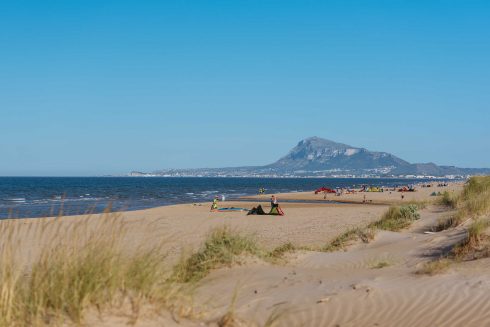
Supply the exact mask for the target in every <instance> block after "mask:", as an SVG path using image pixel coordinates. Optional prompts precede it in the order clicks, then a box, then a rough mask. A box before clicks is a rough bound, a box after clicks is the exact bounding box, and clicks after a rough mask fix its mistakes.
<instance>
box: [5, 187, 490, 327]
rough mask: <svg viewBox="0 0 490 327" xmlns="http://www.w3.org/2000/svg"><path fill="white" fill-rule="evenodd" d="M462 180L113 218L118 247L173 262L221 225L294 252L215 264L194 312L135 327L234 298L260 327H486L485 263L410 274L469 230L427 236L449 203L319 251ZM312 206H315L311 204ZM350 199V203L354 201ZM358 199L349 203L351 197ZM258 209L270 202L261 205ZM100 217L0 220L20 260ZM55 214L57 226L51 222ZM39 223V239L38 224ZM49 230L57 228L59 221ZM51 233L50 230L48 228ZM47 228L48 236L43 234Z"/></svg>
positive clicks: (213, 320)
mask: <svg viewBox="0 0 490 327" xmlns="http://www.w3.org/2000/svg"><path fill="white" fill-rule="evenodd" d="M461 188H462V184H451V185H450V186H448V187H445V188H438V187H431V188H418V191H417V192H413V193H405V198H404V199H403V200H401V196H400V193H399V192H392V193H390V192H383V193H368V194H367V196H366V197H367V199H368V200H373V201H372V202H371V201H369V202H368V203H362V202H363V200H364V194H362V193H358V194H353V195H344V196H341V197H336V196H335V195H329V196H328V200H335V201H339V202H340V201H345V202H346V203H338V204H332V203H324V200H323V195H314V194H312V193H293V194H278V195H277V196H278V198H279V200H281V199H288V200H308V201H312V202H313V203H287V202H286V203H283V204H281V207H282V208H283V210H284V211H285V212H286V215H285V216H247V215H246V213H245V212H226V213H214V212H210V211H209V204H208V203H205V204H204V203H203V204H186V205H175V206H167V207H159V208H153V209H148V210H141V211H130V212H122V213H117V214H116V215H117V219H119V220H120V221H124V223H125V224H126V226H127V227H128V230H129V231H130V233H129V234H127V235H125V237H124V242H123V243H124V246H125V247H127V250H128V251H129V250H130V249H131V248H134V247H136V246H141V245H143V246H150V245H154V244H159V243H161V244H163V247H164V248H165V251H166V252H168V258H167V259H168V260H169V263H172V264H175V263H177V262H178V260H179V258H180V257H181V256H182V255H183V254H184V255H185V254H188V253H192V252H193V251H196V250H197V249H199V247H200V246H201V244H202V243H203V242H204V241H205V240H206V238H207V236H208V235H209V233H210V231H212V230H213V229H215V228H219V227H222V226H228V227H229V228H230V229H231V230H233V231H236V232H238V233H240V234H245V235H251V236H253V237H254V238H255V239H256V240H257V243H258V244H259V245H260V246H262V247H264V248H266V249H273V248H275V247H277V246H280V245H282V244H285V243H286V242H291V243H292V244H294V245H296V246H298V247H304V248H305V249H308V248H311V250H298V251H295V252H294V253H291V254H288V255H287V256H286V260H284V262H281V263H280V264H272V263H270V262H264V261H262V260H259V259H251V258H249V259H247V258H244V259H243V262H242V263H241V264H240V265H233V266H231V267H222V268H220V269H215V270H212V271H211V273H210V274H209V275H208V276H207V277H205V278H204V279H202V280H201V281H199V282H198V284H197V288H196V291H195V293H194V295H193V298H194V300H193V302H194V303H195V304H196V306H197V307H199V308H201V309H202V312H203V314H202V316H201V317H200V318H199V319H197V320H195V319H176V318H175V317H172V316H169V315H166V314H160V315H156V316H155V315H152V314H149V315H147V316H145V315H143V316H142V317H141V318H140V319H138V321H137V322H136V326H162V325H163V326H202V325H209V326H216V325H219V324H218V323H217V321H218V320H219V317H221V316H223V315H224V314H225V313H226V312H227V311H228V310H229V308H230V303H233V306H234V309H233V310H234V313H235V314H236V316H237V319H236V321H235V324H234V325H233V326H265V325H267V321H268V320H270V317H271V315H278V317H279V318H278V320H277V321H275V322H274V326H461V325H465V326H485V325H488V324H490V313H489V312H490V311H489V309H490V301H489V300H490V295H489V294H490V292H488V291H489V290H490V277H488V276H487V274H485V273H483V272H484V271H487V269H488V268H489V267H490V260H488V259H482V260H478V261H475V262H471V261H470V262H464V263H461V264H458V265H454V266H452V267H451V268H450V269H449V271H448V272H446V273H442V274H438V275H435V276H427V275H419V274H416V272H417V271H418V270H419V269H420V268H421V267H422V266H423V264H424V263H426V262H428V261H430V260H434V259H436V258H438V257H439V256H441V255H442V254H444V251H445V249H447V248H448V247H450V246H451V245H454V244H455V243H456V242H458V241H460V240H461V239H462V238H464V236H465V225H461V226H460V227H457V228H454V229H448V230H445V231H442V232H437V233H436V232H433V226H435V225H436V224H437V222H438V219H440V218H441V217H445V216H447V215H448V214H450V212H449V211H448V209H446V208H443V207H440V206H438V205H434V204H428V205H427V207H426V208H425V209H423V210H421V212H420V214H421V218H420V219H419V220H417V221H416V222H415V223H414V224H413V225H412V226H410V227H409V228H408V229H404V230H402V231H400V232H389V231H379V232H378V233H377V235H376V236H375V238H374V240H373V241H371V242H369V243H362V242H361V243H359V242H357V243H355V244H353V245H352V246H349V247H348V248H346V249H343V250H339V251H335V252H321V251H318V250H315V249H319V248H320V247H322V246H324V245H325V244H328V243H329V242H331V241H332V240H333V239H334V238H335V237H336V236H338V235H340V234H341V233H343V232H345V231H347V230H349V229H351V228H353V227H359V226H361V227H362V226H366V225H367V224H369V223H371V222H373V221H376V220H378V219H379V218H380V216H381V215H382V214H383V213H384V212H385V211H386V210H387V209H388V207H389V205H390V204H393V203H395V204H396V203H400V202H402V201H403V202H408V201H415V200H417V201H431V200H433V199H434V197H431V196H430V194H431V193H432V192H434V191H436V192H437V191H443V190H445V191H449V192H457V191H459V190H461ZM265 197H268V195H266V196H260V197H259V196H257V197H253V198H249V199H250V202H246V201H239V202H225V203H221V204H220V205H221V206H223V207H232V206H233V207H243V208H248V209H250V208H251V207H253V206H255V205H257V202H256V201H255V202H252V199H256V198H265ZM314 201H316V202H314ZM351 202H352V203H351ZM353 202H357V203H353ZM264 207H266V208H267V207H268V205H267V204H265V205H264ZM105 217H107V216H104V215H93V216H91V217H86V216H69V217H58V218H39V219H17V220H11V221H2V222H1V223H0V224H1V226H2V228H4V229H5V226H6V225H10V226H12V225H13V226H15V229H16V233H15V235H16V237H19V240H21V242H22V246H21V247H20V248H19V252H18V255H20V256H21V257H22V258H24V259H26V258H27V261H26V262H27V263H28V262H29V261H32V260H34V258H35V257H36V255H37V254H36V253H37V252H36V251H37V250H38V249H39V248H41V247H42V245H43V242H48V241H49V240H51V239H52V237H54V238H56V237H60V235H63V231H64V230H68V229H69V226H74V225H76V224H77V223H79V222H81V221H85V222H87V221H88V226H89V227H88V228H89V229H90V228H93V229H96V228H97V223H98V222H100V220H101V219H104V218H105ZM55 221H56V224H53V222H55ZM40 226H44V227H42V229H43V230H44V234H43V235H44V237H43V238H38V237H37V236H36V235H37V234H36V232H34V231H36V230H39V228H36V227H40ZM55 227H56V228H55ZM50 229H52V230H50ZM46 235H49V236H50V237H46ZM87 322H88V324H89V325H93V326H123V325H125V324H126V323H127V321H126V320H125V319H124V318H122V317H121V316H120V315H117V314H114V315H106V316H102V317H101V316H99V315H89V317H88V320H87Z"/></svg>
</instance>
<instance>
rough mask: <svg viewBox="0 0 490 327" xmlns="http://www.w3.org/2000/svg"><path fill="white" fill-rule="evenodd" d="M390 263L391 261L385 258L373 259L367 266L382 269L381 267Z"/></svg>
mask: <svg viewBox="0 0 490 327" xmlns="http://www.w3.org/2000/svg"><path fill="white" fill-rule="evenodd" d="M392 264H393V263H392V262H391V261H390V260H386V259H383V260H376V261H373V262H371V263H370V264H369V268H371V269H383V268H386V267H389V266H391V265H392Z"/></svg>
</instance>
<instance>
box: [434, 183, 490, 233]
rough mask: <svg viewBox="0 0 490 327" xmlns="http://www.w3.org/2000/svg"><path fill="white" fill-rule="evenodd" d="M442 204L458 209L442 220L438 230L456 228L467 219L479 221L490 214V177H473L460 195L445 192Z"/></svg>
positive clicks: (437, 227)
mask: <svg viewBox="0 0 490 327" xmlns="http://www.w3.org/2000/svg"><path fill="white" fill-rule="evenodd" d="M440 203H441V204H443V205H446V206H448V207H449V208H452V209H456V213H455V214H454V215H452V216H451V217H448V218H446V219H444V220H441V221H440V223H439V224H438V226H436V230H444V229H447V228H450V227H456V226H458V225H460V224H461V223H462V222H463V221H465V219H468V218H472V219H478V218H480V217H481V216H485V215H487V214H489V213H490V176H474V177H471V178H470V179H469V180H468V182H467V183H466V185H465V186H464V188H463V191H461V192H460V193H449V192H444V194H443V196H442V198H441V202H440Z"/></svg>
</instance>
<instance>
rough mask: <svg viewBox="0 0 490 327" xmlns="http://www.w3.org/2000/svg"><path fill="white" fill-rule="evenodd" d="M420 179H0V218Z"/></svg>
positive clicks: (131, 207)
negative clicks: (265, 191) (261, 192)
mask: <svg viewBox="0 0 490 327" xmlns="http://www.w3.org/2000/svg"><path fill="white" fill-rule="evenodd" d="M416 182H421V180H407V179H361V178H357V179H347V178H345V179H343V178H335V179H334V178H332V179H330V178H164V177H162V178H159V177H151V178H144V177H141V178H136V177H0V219H3V218H25V217H46V216H56V215H58V214H60V213H62V214H63V215H76V214H84V213H89V212H91V213H97V212H102V211H103V210H104V209H105V208H107V207H108V206H111V208H112V210H115V211H120V210H138V209H145V208H152V207H158V206H164V205H171V204H179V203H196V202H205V201H211V200H212V199H213V197H214V196H216V195H218V196H220V197H221V196H222V195H224V196H225V197H226V199H227V200H231V199H237V198H239V197H240V196H244V195H254V194H257V193H258V189H259V188H260V187H264V188H265V189H266V190H267V193H282V192H303V191H313V190H315V189H317V188H319V187H321V186H326V187H331V188H335V187H355V186H360V185H364V184H368V185H373V186H395V185H407V184H411V183H416Z"/></svg>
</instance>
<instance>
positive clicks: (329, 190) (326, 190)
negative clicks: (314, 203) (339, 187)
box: [315, 187, 337, 194]
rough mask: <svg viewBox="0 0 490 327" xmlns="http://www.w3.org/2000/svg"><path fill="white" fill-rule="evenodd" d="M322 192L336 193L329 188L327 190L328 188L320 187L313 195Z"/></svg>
mask: <svg viewBox="0 0 490 327" xmlns="http://www.w3.org/2000/svg"><path fill="white" fill-rule="evenodd" d="M322 192H326V193H337V192H335V190H332V189H331V188H328V187H320V188H319V189H317V190H316V191H315V194H318V193H322Z"/></svg>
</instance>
